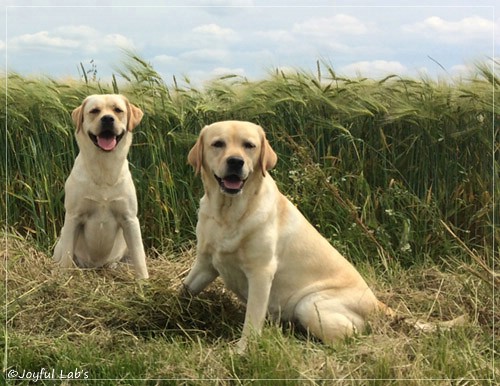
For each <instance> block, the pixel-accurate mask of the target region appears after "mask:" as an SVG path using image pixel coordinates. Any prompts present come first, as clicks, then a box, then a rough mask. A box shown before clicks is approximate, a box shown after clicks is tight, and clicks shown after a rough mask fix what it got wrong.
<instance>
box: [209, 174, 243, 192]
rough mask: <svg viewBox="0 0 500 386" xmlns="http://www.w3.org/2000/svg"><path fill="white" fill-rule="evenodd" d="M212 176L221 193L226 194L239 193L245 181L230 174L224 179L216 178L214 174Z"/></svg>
mask: <svg viewBox="0 0 500 386" xmlns="http://www.w3.org/2000/svg"><path fill="white" fill-rule="evenodd" d="M214 176H215V179H216V180H217V182H219V185H220V187H221V189H222V191H223V192H224V193H228V194H238V193H240V192H241V190H242V189H243V186H244V185H245V181H246V180H243V179H241V177H240V176H238V175H236V174H230V175H228V176H226V177H224V178H220V177H217V175H215V174H214Z"/></svg>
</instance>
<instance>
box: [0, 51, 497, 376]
mask: <svg viewBox="0 0 500 386" xmlns="http://www.w3.org/2000/svg"><path fill="white" fill-rule="evenodd" d="M497 65H498V63H494V62H493V63H491V62H485V63H479V64H477V65H476V67H475V68H474V69H473V70H472V71H471V73H470V74H469V75H468V76H464V77H463V78H462V79H454V80H452V79H446V80H435V79H430V78H425V77H421V78H418V79H409V78H404V77H401V76H399V75H397V74H394V75H392V76H388V77H386V78H384V79H376V80H374V79H362V78H355V79H344V78H341V77H339V76H338V75H337V74H336V73H335V71H334V69H333V68H331V67H330V66H328V65H325V64H323V63H318V66H317V70H316V71H315V72H314V73H308V72H305V71H300V70H297V71H296V72H295V73H293V74H292V73H282V72H280V71H270V72H269V73H268V75H267V76H266V77H265V78H264V79H262V80H260V81H250V80H247V79H245V78H241V77H238V76H226V77H223V78H220V79H214V80H213V81H212V82H211V83H209V84H207V85H205V86H203V87H201V86H200V87H198V86H194V85H191V84H190V82H189V79H185V78H184V79H176V78H175V77H173V78H172V79H168V80H166V79H162V77H161V76H160V75H159V74H158V73H157V72H156V71H155V70H154V68H153V67H152V66H151V65H149V64H148V63H146V62H145V61H143V60H142V59H141V58H139V57H137V56H134V55H133V54H130V55H129V56H128V57H127V59H126V60H124V62H123V63H121V64H120V65H119V66H118V67H117V69H116V74H115V75H114V76H113V79H112V80H111V81H109V82H107V81H106V82H105V81H102V80H100V79H99V74H98V73H96V72H95V71H87V70H86V69H85V68H84V67H83V66H81V75H82V76H81V79H74V80H71V79H65V80H61V79H51V78H48V77H36V78H31V77H25V76H21V75H18V74H16V73H10V74H8V75H7V77H6V78H5V76H4V77H3V79H2V82H1V83H0V84H1V85H0V87H1V88H2V92H1V93H0V98H2V101H1V103H0V111H1V112H2V116H3V117H4V119H2V120H1V121H0V125H2V129H3V130H2V133H4V140H2V141H0V148H1V154H2V165H3V167H2V168H1V170H0V174H1V180H2V181H4V182H5V189H4V190H5V192H4V194H3V195H1V196H0V206H1V217H2V220H3V223H4V224H6V225H5V227H4V228H3V237H2V248H1V251H2V252H1V253H2V254H3V258H2V259H1V264H2V273H3V276H4V278H5V280H3V281H2V284H1V285H0V286H1V289H2V291H1V292H2V299H4V303H5V307H4V308H3V310H4V312H2V313H1V315H2V330H1V331H2V342H3V348H4V349H3V350H2V354H1V355H2V358H3V360H2V365H3V372H2V375H1V377H2V381H1V383H2V384H3V383H7V384H13V385H14V384H15V385H18V384H22V385H28V384H34V383H35V381H36V384H42V385H45V384H46V385H52V384H57V385H59V384H71V385H80V384H88V383H89V384H95V385H179V384H181V385H201V384H211V385H250V384H252V385H253V384H257V385H331V384H339V385H430V384H432V385H434V384H436V385H493V384H497V382H498V381H499V379H498V377H499V373H500V365H499V363H498V354H499V352H498V351H499V349H498V343H496V342H495V341H497V342H498V339H499V337H500V333H499V331H498V323H499V321H500V312H499V310H498V307H499V306H500V301H499V298H500V297H499V296H498V294H496V296H495V291H496V290H498V289H499V286H500V278H499V276H498V274H497V273H495V265H496V268H497V270H498V265H499V264H498V263H499V260H498V256H499V247H498V245H499V243H500V232H499V230H498V227H497V226H496V221H498V218H499V216H498V214H497V213H495V209H496V211H497V212H498V197H499V184H498V171H499V164H498V163H499V158H498V151H499V132H498V130H499V129H498V127H499V120H500V115H499V114H498V111H495V106H498V105H499V101H500V98H499V90H500V79H499V78H498V76H497V75H496V73H495V71H494V68H495V66H497ZM93 93H122V94H124V95H126V96H127V97H128V98H129V99H130V100H131V101H132V102H133V103H134V104H136V105H137V106H139V107H140V108H141V109H142V110H143V111H144V113H145V116H144V118H143V121H142V122H141V124H140V125H139V126H138V127H137V128H136V129H135V131H134V144H133V146H132V148H131V152H130V155H129V160H130V164H131V172H132V176H133V178H134V181H135V185H136V189H137V194H138V199H139V220H140V222H141V227H142V235H143V239H144V243H145V247H146V249H147V254H148V260H149V261H148V265H149V269H150V276H151V278H150V279H149V280H148V281H147V282H136V281H134V279H133V275H132V274H131V272H130V271H129V270H128V269H127V267H119V268H118V269H115V270H97V271H96V270H67V271H64V272H61V271H58V270H55V266H54V264H53V263H52V261H51V253H52V248H53V246H54V244H55V241H56V238H57V236H58V233H59V231H60V228H61V226H62V222H63V218H64V207H63V199H64V189H63V188H64V181H65V179H66V177H67V176H68V174H69V172H70V170H71V167H72V164H73V160H74V158H75V156H76V154H77V147H76V142H75V140H74V135H73V132H74V128H73V126H72V122H71V117H70V113H71V111H72V109H74V108H75V107H77V106H78V105H79V104H80V103H81V101H82V100H83V99H84V98H85V96H87V95H89V94H93ZM225 119H238V120H249V121H252V122H255V123H258V124H260V125H261V126H262V127H263V128H264V129H265V130H266V133H267V135H268V138H269V140H270V142H271V144H272V146H273V148H274V149H275V151H276V152H277V154H278V156H279V161H278V164H277V166H276V168H275V169H274V170H272V171H271V174H272V175H273V177H274V178H275V179H276V181H277V182H278V185H279V187H280V189H281V190H282V192H283V193H285V194H286V195H287V196H288V197H289V198H290V199H291V200H292V201H293V202H294V203H295V204H296V205H297V206H298V207H299V208H300V210H301V211H302V212H303V213H304V215H305V216H306V217H307V218H308V219H309V221H310V222H311V223H312V224H313V225H314V226H315V227H316V228H317V229H318V230H319V231H320V232H321V233H322V234H323V235H324V236H325V237H326V238H327V239H328V240H330V242H331V243H332V244H333V245H334V246H335V247H336V248H337V249H339V250H340V251H341V252H342V253H343V254H344V255H346V256H347V257H348V258H349V259H350V260H351V261H352V262H353V263H354V264H355V265H356V267H357V268H358V269H359V270H360V271H361V272H362V274H363V276H364V277H365V278H366V280H367V281H368V283H369V284H370V286H371V287H372V288H373V289H374V292H375V293H376V294H377V296H378V297H379V298H380V299H381V300H383V301H384V302H386V303H387V304H389V305H390V306H391V307H392V308H394V309H396V310H398V312H399V313H400V314H401V316H402V317H410V318H420V319H422V320H430V321H436V320H446V319H451V318H454V317H457V316H460V315H466V316H467V322H466V324H465V325H464V326H459V327H456V328H455V329H453V330H450V331H439V330H438V331H434V332H425V333H424V332H420V331H417V330H414V329H412V328H411V327H410V326H408V325H407V324H406V323H404V322H402V321H401V320H400V319H397V320H388V319H387V320H386V319H380V318H378V319H375V318H374V319H373V320H372V321H371V322H370V327H369V329H368V330H369V331H366V332H365V333H364V334H360V335H359V336H355V337H352V338H349V339H346V340H345V341H342V342H339V343H338V344H335V345H333V346H328V345H324V344H322V343H321V342H319V341H317V340H315V339H313V338H312V337H309V336H308V334H307V332H306V331H302V330H300V328H298V327H297V326H294V325H288V324H287V325H276V324H272V323H271V322H269V323H268V324H267V325H266V327H265V329H264V332H263V336H262V337H261V338H260V339H256V340H255V341H254V342H252V343H251V344H250V347H249V349H248V351H247V353H246V354H244V355H237V354H235V353H234V352H233V350H232V348H233V343H234V341H235V340H236V339H237V338H238V336H239V334H240V331H241V327H242V324H243V318H244V307H243V306H242V305H241V304H240V303H238V301H236V300H235V298H234V297H233V296H232V295H231V294H230V293H229V292H227V291H225V290H224V287H223V286H222V284H221V282H220V281H216V282H215V283H214V284H213V285H211V286H210V287H209V288H208V289H207V290H206V291H205V292H204V293H203V294H202V295H200V296H199V297H196V298H193V299H185V298H182V297H180V296H179V294H178V293H179V287H180V284H181V281H182V278H183V277H184V276H185V275H186V273H187V271H188V269H189V267H190V264H191V262H192V261H193V259H194V254H195V251H194V242H195V233H194V229H195V224H196V210H197V207H198V200H199V199H200V197H201V195H202V185H201V182H200V180H199V178H196V177H195V176H194V173H193V171H192V170H191V168H190V167H189V166H188V165H187V161H186V157H187V153H188V151H189V149H190V147H191V146H192V145H193V144H194V142H195V139H196V136H197V133H198V132H199V130H200V129H201V128H202V127H203V126H204V125H205V124H209V123H212V122H214V121H218V120H225ZM495 263H496V264H495ZM495 343H496V344H495Z"/></svg>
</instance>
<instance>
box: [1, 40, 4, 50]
mask: <svg viewBox="0 0 500 386" xmlns="http://www.w3.org/2000/svg"><path fill="white" fill-rule="evenodd" d="M4 50H5V42H4V41H3V40H0V51H4Z"/></svg>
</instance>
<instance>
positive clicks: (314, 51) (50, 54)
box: [0, 0, 500, 83]
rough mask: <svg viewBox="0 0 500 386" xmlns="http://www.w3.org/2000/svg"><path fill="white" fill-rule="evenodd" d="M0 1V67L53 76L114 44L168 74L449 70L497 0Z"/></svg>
mask: <svg viewBox="0 0 500 386" xmlns="http://www.w3.org/2000/svg"><path fill="white" fill-rule="evenodd" d="M2 1H3V3H4V6H3V7H1V9H0V20H3V21H4V22H5V27H6V28H5V32H4V33H3V34H0V55H2V56H3V58H2V59H3V60H2V63H5V64H4V65H3V66H2V67H3V68H4V69H5V68H7V69H8V70H9V71H16V72H19V73H21V74H25V75H28V74H43V75H49V76H51V77H56V78H59V77H60V78H67V77H73V78H78V77H79V72H78V67H79V64H80V63H82V64H83V65H84V66H85V67H86V68H88V69H90V67H91V64H90V63H91V61H92V62H93V63H95V66H96V68H97V72H98V77H99V78H101V79H108V78H110V76H111V74H112V73H113V72H114V70H113V69H114V68H116V67H119V66H120V63H121V62H122V60H123V59H124V54H123V49H127V50H132V51H134V52H136V53H137V54H138V55H139V56H140V57H141V58H143V59H144V60H146V61H148V62H150V63H151V64H152V65H153V67H154V68H155V69H156V70H157V71H158V72H159V73H160V74H161V75H162V76H163V78H164V79H165V81H167V82H170V81H171V79H172V76H174V75H175V76H176V77H177V78H178V79H180V78H182V77H183V76H187V77H188V78H190V79H191V81H192V82H194V83H198V82H203V81H205V80H210V79H213V78H215V77H217V76H221V75H224V74H238V75H242V76H246V77H248V78H249V79H251V80H254V79H260V78H263V77H265V76H266V74H267V73H269V71H271V70H273V69H276V68H280V69H282V70H288V69H292V70H293V69H301V70H307V71H314V70H315V68H316V61H317V60H322V61H325V62H326V63H328V64H329V65H330V66H331V67H332V68H333V69H334V70H335V72H337V73H338V74H340V75H344V76H356V75H357V74H361V75H363V76H369V77H375V78H377V77H382V76H384V75H387V74H399V75H404V76H415V77H419V76H420V75H422V74H427V75H430V76H433V77H436V76H440V77H453V76H458V75H460V74H466V73H467V71H468V70H467V68H468V67H469V68H470V66H473V65H474V63H475V62H477V61H487V60H491V58H495V56H496V54H495V51H496V50H497V49H498V47H499V39H498V38H499V36H500V32H499V26H500V12H498V6H495V5H496V2H495V1H486V0H476V1H460V0H455V1H441V2H436V1H428V0H421V1H419V2H418V5H417V2H416V1H407V2H404V1H392V0H388V1H341V0H337V1H331V0H330V1H328V0H322V1H321V0H317V1H304V0H303V1H298V0H297V1H294V0H288V1H279V0H274V1H273V0H270V1H264V0H233V1H229V0H205V1H203V0H198V1H195V0H193V1H151V0H149V1H148V0H143V1H142V2H141V4H142V5H140V6H139V5H138V3H139V1H126V0H122V1H110V0H108V1H106V0H101V1H94V0H87V1H81V0H80V1H77V0H65V1H61V0H59V1H56V0H54V1H35V0H32V1H28V0H24V1H23V0H16V1H12V0H2ZM61 5H63V6H61ZM495 11H496V12H497V13H499V14H498V15H497V14H495ZM436 62H438V63H439V65H438V64H437V63H436ZM442 67H443V68H444V69H443V68H442Z"/></svg>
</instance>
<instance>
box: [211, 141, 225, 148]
mask: <svg viewBox="0 0 500 386" xmlns="http://www.w3.org/2000/svg"><path fill="white" fill-rule="evenodd" d="M224 146H226V144H225V143H224V141H215V142H214V143H212V147H224Z"/></svg>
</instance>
